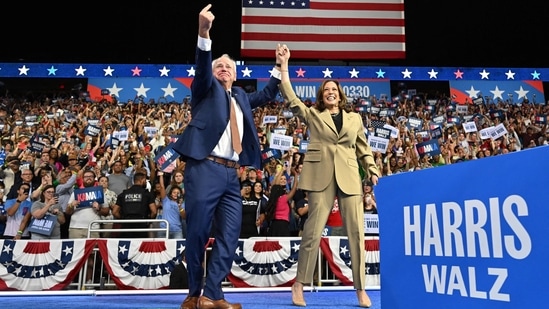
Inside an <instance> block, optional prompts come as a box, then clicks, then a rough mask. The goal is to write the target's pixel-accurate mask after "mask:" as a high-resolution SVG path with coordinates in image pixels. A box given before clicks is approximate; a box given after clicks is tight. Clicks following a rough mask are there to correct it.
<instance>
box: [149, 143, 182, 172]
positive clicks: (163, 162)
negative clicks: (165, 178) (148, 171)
mask: <svg viewBox="0 0 549 309" xmlns="http://www.w3.org/2000/svg"><path fill="white" fill-rule="evenodd" d="M177 158H179V153H177V152H176V151H175V150H173V143H170V144H168V146H166V147H164V148H162V150H160V152H159V153H158V154H157V155H156V156H155V157H154V161H155V162H156V163H158V165H160V170H162V171H163V170H165V169H167V168H168V167H169V166H170V164H172V162H174V161H175V160H176V159H177Z"/></svg>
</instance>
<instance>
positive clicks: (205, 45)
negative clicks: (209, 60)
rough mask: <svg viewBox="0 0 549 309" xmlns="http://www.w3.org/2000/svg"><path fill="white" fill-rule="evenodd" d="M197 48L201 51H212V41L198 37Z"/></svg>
mask: <svg viewBox="0 0 549 309" xmlns="http://www.w3.org/2000/svg"><path fill="white" fill-rule="evenodd" d="M197 46H198V48H200V49H201V50H203V51H210V50H212V40H211V39H206V38H203V37H201V36H198V41H197Z"/></svg>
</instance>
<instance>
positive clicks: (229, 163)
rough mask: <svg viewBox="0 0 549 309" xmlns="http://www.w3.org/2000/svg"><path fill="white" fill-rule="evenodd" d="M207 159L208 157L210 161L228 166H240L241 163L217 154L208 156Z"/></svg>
mask: <svg viewBox="0 0 549 309" xmlns="http://www.w3.org/2000/svg"><path fill="white" fill-rule="evenodd" d="M206 159H208V160H210V161H213V162H215V163H217V164H221V165H224V166H226V167H230V168H240V164H238V162H236V161H232V160H227V159H224V158H220V157H215V156H207V157H206Z"/></svg>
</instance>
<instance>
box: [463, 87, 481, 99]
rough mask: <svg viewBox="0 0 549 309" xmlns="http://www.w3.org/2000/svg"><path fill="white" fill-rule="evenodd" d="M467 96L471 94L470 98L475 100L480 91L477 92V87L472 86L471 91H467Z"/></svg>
mask: <svg viewBox="0 0 549 309" xmlns="http://www.w3.org/2000/svg"><path fill="white" fill-rule="evenodd" d="M465 92H467V94H469V97H470V98H472V99H474V98H476V97H477V96H478V93H479V92H480V91H479V90H475V87H473V86H471V89H469V90H466V91H465Z"/></svg>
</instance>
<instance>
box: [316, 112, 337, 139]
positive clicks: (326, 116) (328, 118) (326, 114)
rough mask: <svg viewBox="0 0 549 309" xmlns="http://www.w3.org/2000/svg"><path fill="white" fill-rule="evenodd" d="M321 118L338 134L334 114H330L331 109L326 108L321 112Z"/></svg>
mask: <svg viewBox="0 0 549 309" xmlns="http://www.w3.org/2000/svg"><path fill="white" fill-rule="evenodd" d="M320 119H321V120H322V121H324V122H325V123H326V124H327V125H328V127H329V128H330V129H331V130H332V131H333V132H334V133H335V134H336V135H337V128H336V126H335V123H334V120H333V119H332V115H330V111H328V110H327V109H325V110H324V111H323V112H321V113H320Z"/></svg>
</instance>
